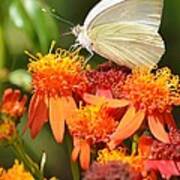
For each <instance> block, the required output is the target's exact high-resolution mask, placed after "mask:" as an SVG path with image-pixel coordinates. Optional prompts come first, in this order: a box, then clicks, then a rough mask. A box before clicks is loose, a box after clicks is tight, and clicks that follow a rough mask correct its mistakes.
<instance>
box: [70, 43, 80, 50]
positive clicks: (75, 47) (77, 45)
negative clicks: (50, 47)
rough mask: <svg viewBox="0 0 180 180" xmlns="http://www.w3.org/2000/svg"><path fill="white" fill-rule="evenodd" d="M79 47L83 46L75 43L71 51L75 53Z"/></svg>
mask: <svg viewBox="0 0 180 180" xmlns="http://www.w3.org/2000/svg"><path fill="white" fill-rule="evenodd" d="M79 46H81V45H80V44H79V43H75V44H73V45H71V46H70V48H69V51H74V50H76V49H77V48H78V47H79Z"/></svg>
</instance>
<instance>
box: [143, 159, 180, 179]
mask: <svg viewBox="0 0 180 180" xmlns="http://www.w3.org/2000/svg"><path fill="white" fill-rule="evenodd" d="M145 167H146V168H147V169H148V170H151V169H153V170H159V172H160V173H161V174H162V176H165V178H167V179H170V177H171V176H180V166H179V165H178V162H175V161H173V160H146V161H145Z"/></svg>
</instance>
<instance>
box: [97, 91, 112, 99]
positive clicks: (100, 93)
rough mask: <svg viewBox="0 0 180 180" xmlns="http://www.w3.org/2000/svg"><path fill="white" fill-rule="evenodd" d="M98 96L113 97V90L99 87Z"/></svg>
mask: <svg viewBox="0 0 180 180" xmlns="http://www.w3.org/2000/svg"><path fill="white" fill-rule="evenodd" d="M96 96H103V97H106V98H113V96H112V92H111V90H110V89H97V90H96Z"/></svg>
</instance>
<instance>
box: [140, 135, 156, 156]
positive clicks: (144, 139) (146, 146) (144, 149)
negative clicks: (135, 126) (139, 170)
mask: <svg viewBox="0 0 180 180" xmlns="http://www.w3.org/2000/svg"><path fill="white" fill-rule="evenodd" d="M152 144H153V139H152V138H151V137H150V136H145V135H143V136H141V137H140V138H139V141H138V152H139V154H140V155H141V156H143V157H148V156H149V153H150V150H151V146H152Z"/></svg>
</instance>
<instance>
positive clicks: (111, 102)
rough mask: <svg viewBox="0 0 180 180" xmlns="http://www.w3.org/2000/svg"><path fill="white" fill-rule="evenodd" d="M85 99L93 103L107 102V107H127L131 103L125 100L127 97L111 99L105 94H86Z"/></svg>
mask: <svg viewBox="0 0 180 180" xmlns="http://www.w3.org/2000/svg"><path fill="white" fill-rule="evenodd" d="M83 99H84V100H85V101H86V102H87V103H89V104H92V105H95V104H97V103H106V106H107V107H111V108H121V107H125V106H127V105H128V104H129V101H127V100H125V99H109V98H105V97H103V96H94V95H91V94H87V93H86V94H84V97H83Z"/></svg>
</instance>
